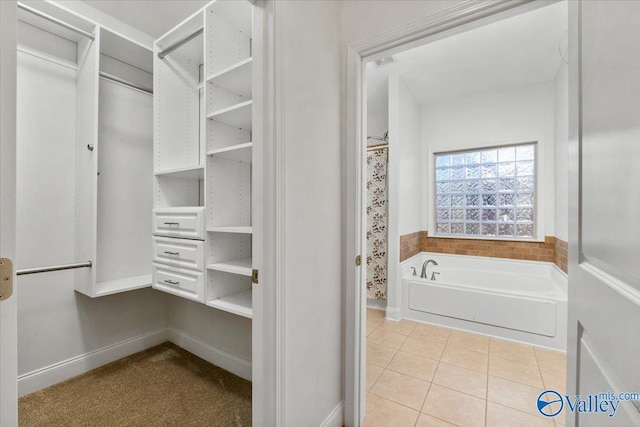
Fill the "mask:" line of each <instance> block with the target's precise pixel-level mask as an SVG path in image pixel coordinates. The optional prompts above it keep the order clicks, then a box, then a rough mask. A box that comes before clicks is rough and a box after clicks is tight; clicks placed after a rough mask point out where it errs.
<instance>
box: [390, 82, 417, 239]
mask: <svg viewBox="0 0 640 427" xmlns="http://www.w3.org/2000/svg"><path fill="white" fill-rule="evenodd" d="M398 83H399V85H398V91H399V92H398V95H399V98H398V101H399V102H398V107H399V109H400V111H399V114H398V119H399V131H398V136H397V140H395V141H394V142H397V144H398V157H399V160H400V162H399V163H400V164H399V175H400V193H399V196H400V197H399V202H400V230H399V231H400V235H401V236H402V235H405V234H410V233H415V232H416V231H420V230H422V206H421V203H422V197H421V195H422V187H423V183H422V175H421V171H422V169H423V164H422V154H421V153H422V140H421V133H422V129H421V113H422V111H421V110H422V109H421V107H420V104H418V101H417V100H416V99H415V97H414V96H413V95H412V94H411V91H410V90H409V88H408V87H407V85H406V84H405V82H404V81H403V80H402V78H400V79H399V82H398Z"/></svg>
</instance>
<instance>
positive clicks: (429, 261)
mask: <svg viewBox="0 0 640 427" xmlns="http://www.w3.org/2000/svg"><path fill="white" fill-rule="evenodd" d="M429 264H433V265H438V263H437V262H435V261H434V260H432V259H428V260H426V261H425V262H424V264H422V274H420V278H421V279H426V278H427V266H428V265H429ZM431 280H435V279H434V276H432V277H431Z"/></svg>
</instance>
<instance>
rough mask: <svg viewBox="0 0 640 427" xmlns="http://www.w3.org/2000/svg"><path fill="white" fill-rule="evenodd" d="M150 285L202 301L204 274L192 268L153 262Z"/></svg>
mask: <svg viewBox="0 0 640 427" xmlns="http://www.w3.org/2000/svg"><path fill="white" fill-rule="evenodd" d="M152 287H153V288H154V289H158V290H161V291H165V292H168V293H170V294H174V295H178V296H181V297H183V298H188V299H191V300H194V301H201V302H202V296H203V295H204V276H203V273H198V272H195V271H193V270H187V269H184V268H177V267H171V266H168V265H163V264H157V263H153V284H152Z"/></svg>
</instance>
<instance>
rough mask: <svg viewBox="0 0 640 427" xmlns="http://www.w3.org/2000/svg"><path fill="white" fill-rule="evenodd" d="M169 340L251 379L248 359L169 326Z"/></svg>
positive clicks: (221, 366)
mask: <svg viewBox="0 0 640 427" xmlns="http://www.w3.org/2000/svg"><path fill="white" fill-rule="evenodd" d="M169 341H171V342H172V343H174V344H175V345H177V346H178V347H181V348H183V349H185V350H186V351H188V352H189V353H193V354H195V355H196V356H198V357H199V358H201V359H204V360H206V361H207V362H209V363H212V364H214V365H216V366H218V367H220V368H222V369H224V370H226V371H229V372H231V373H232V374H234V375H237V376H239V377H240V378H244V379H245V380H249V381H251V362H250V361H248V360H246V359H242V358H241V357H238V356H236V355H235V354H231V353H229V352H227V351H225V350H222V349H221V348H218V347H214V346H212V345H209V344H207V343H205V342H203V341H201V340H199V339H198V338H195V337H193V336H191V335H187V334H185V333H184V332H182V331H179V330H177V329H173V328H169Z"/></svg>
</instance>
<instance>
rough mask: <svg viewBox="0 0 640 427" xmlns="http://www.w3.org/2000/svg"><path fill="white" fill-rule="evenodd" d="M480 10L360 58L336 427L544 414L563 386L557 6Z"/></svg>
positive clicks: (561, 29)
mask: <svg viewBox="0 0 640 427" xmlns="http://www.w3.org/2000/svg"><path fill="white" fill-rule="evenodd" d="M492 12H493V13H490V12H487V11H485V13H486V14H488V15H490V16H489V17H486V15H485V16H484V18H483V19H482V20H475V21H473V22H468V21H467V22H465V23H464V24H463V25H458V26H452V27H451V28H448V29H447V30H446V31H443V32H439V33H437V34H431V37H427V38H422V39H421V40H418V41H415V42H413V43H410V44H407V43H399V44H398V46H394V47H393V48H390V49H385V50H381V51H380V52H377V53H376V54H375V55H372V56H369V57H367V58H366V59H364V60H363V64H362V75H363V86H364V87H363V93H364V94H365V97H364V100H363V103H362V106H363V107H364V106H365V105H366V108H363V111H361V113H362V122H363V123H366V125H365V126H363V129H362V132H361V135H362V139H361V140H363V141H364V140H365V139H366V151H365V150H362V151H361V155H362V157H360V158H358V161H359V162H361V163H360V164H361V165H362V171H363V173H364V174H365V180H363V182H362V186H361V188H362V189H363V190H365V194H364V195H363V196H366V199H363V201H362V205H361V206H363V210H364V214H363V215H362V217H361V218H362V224H361V226H362V228H361V230H362V234H361V236H363V237H362V240H361V241H362V242H364V243H365V245H366V246H365V247H366V249H367V251H366V254H367V257H366V259H367V263H366V266H367V268H366V274H364V273H363V277H362V279H361V281H360V283H361V287H360V289H363V290H364V289H366V297H363V296H360V297H359V296H358V295H356V297H355V300H356V301H360V303H361V311H360V313H362V314H363V316H362V317H361V321H362V323H361V325H363V326H362V327H361V329H360V330H361V331H362V333H361V334H360V337H359V339H355V340H354V342H355V343H356V344H355V345H356V347H357V346H358V344H357V343H360V350H361V353H360V354H361V357H359V358H356V369H355V372H356V374H355V375H354V376H355V377H356V382H355V384H356V387H359V389H358V390H356V391H354V392H353V393H354V395H355V396H356V399H354V401H355V400H359V402H360V408H354V411H353V416H354V417H355V418H354V425H358V423H359V421H362V420H364V423H363V424H362V425H364V426H368V427H372V426H385V425H394V426H400V425H408V426H413V425H432V424H433V423H441V424H442V425H449V424H453V425H482V426H484V425H496V424H497V423H498V422H499V420H500V419H504V418H509V419H512V420H519V422H521V423H523V425H534V424H535V423H540V424H544V423H545V422H548V421H551V423H552V424H553V420H549V419H547V417H546V416H545V414H541V413H540V412H539V411H538V409H537V408H536V404H535V403H536V397H537V396H538V395H540V393H541V392H542V391H544V390H545V389H554V390H558V392H560V393H565V391H566V390H565V382H566V355H565V351H566V330H567V320H566V319H567V275H566V272H567V240H568V236H567V228H568V224H567V217H568V215H567V204H566V199H567V198H568V194H567V178H566V177H567V176H568V172H567V157H568V149H567V147H568V122H569V118H568V46H567V45H568V28H567V23H568V16H567V15H568V5H567V2H553V3H544V4H540V3H537V4H528V5H526V6H522V7H516V8H509V10H504V9H499V8H497V9H494V10H493V11H492ZM365 82H366V83H365ZM365 129H366V130H365ZM365 137H366V138H365ZM379 144H382V145H380V148H382V150H379V151H383V150H384V154H379V155H378V156H374V155H372V154H371V152H372V151H373V150H376V148H377V147H376V146H377V145H379ZM362 148H364V147H362ZM374 152H375V151H374ZM381 157H384V158H385V160H387V162H385V164H384V166H386V168H385V169H384V172H385V173H384V174H383V173H382V171H383V167H382V166H381V165H380V164H379V163H377V162H375V160H376V158H377V159H378V160H379V159H380V158H381ZM372 165H373V166H372ZM381 177H383V178H384V184H385V188H386V190H387V193H386V197H384V198H382V201H384V202H386V206H384V208H385V209H384V210H383V209H379V208H380V207H381V206H383V205H384V204H385V203H383V202H382V201H381V199H379V198H376V197H375V195H376V194H378V195H380V196H382V194H383V193H382V191H381V188H380V186H377V185H375V184H379V183H380V181H381V179H380V178H381ZM560 177H561V178H560ZM376 179H377V181H376ZM376 208H378V209H377V210H376ZM383 212H386V216H385V217H384V218H382V215H383ZM372 216H373V218H375V220H374V221H372ZM364 218H366V222H365V219H364ZM372 223H373V225H372ZM365 224H366V226H365ZM380 224H383V225H384V226H386V233H384V234H382V236H384V237H386V246H385V248H384V249H385V250H384V254H386V262H384V263H383V262H380V261H381V258H380V257H379V254H380V248H381V242H382V239H380V237H379V236H380V234H378V235H376V233H380V230H382V229H383V227H382V226H380ZM381 265H382V266H384V267H386V268H384V269H382V268H381ZM382 271H383V272H384V276H382V275H380V274H378V275H376V273H380V272H382ZM365 276H366V277H365ZM483 277H486V278H487V280H486V281H485V280H481V279H482V278H483ZM513 278H517V279H515V283H517V285H515V286H513V285H512V283H514V279H513ZM485 282H486V283H485ZM364 283H366V285H365V284H364ZM381 283H384V284H385V285H386V286H385V287H384V288H381V287H380V286H379V285H380V284H381ZM525 283H527V285H525ZM510 286H511V287H513V288H510ZM543 294H544V295H543ZM505 295H511V296H513V298H512V299H509V298H505ZM381 301H384V302H381ZM525 301H526V302H525ZM520 303H522V304H525V305H523V306H522V307H519V306H518V307H519V308H518V309H517V311H519V312H521V313H526V314H524V315H522V316H519V315H517V313H516V312H514V311H513V310H511V307H515V306H516V305H517V304H520ZM545 310H546V311H545ZM365 313H366V315H365ZM546 317H549V318H551V317H553V319H555V320H554V321H553V322H550V323H548V324H547V323H545V322H541V321H540V319H542V318H546ZM356 324H357V321H356ZM364 325H366V327H365V326H364ZM348 345H349V340H348ZM348 351H349V350H348ZM356 354H358V353H357V352H356ZM358 362H360V366H359V367H358V366H357V365H358ZM347 372H349V367H347ZM358 375H360V378H359V380H358V379H357V378H358ZM347 387H349V386H347ZM348 395H349V388H347V396H348ZM514 395H518V396H522V399H520V400H516V401H514V400H513V399H512V398H511V397H512V396H514ZM448 401H459V402H462V404H461V405H458V406H457V408H453V407H449V406H448V405H447V404H446V402H448ZM365 408H366V409H365ZM359 409H360V410H361V411H362V412H358V410H359ZM347 417H348V418H347V422H350V421H351V419H350V418H349V417H350V412H349V408H347ZM558 419H559V420H560V421H562V420H561V419H560V418H558ZM560 421H559V422H560ZM446 423H449V424H446ZM347 425H349V424H347Z"/></svg>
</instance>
